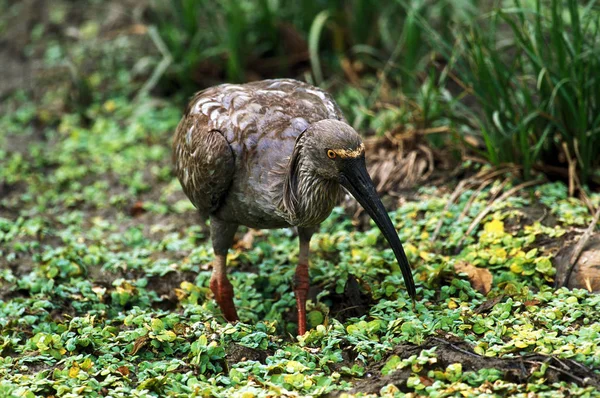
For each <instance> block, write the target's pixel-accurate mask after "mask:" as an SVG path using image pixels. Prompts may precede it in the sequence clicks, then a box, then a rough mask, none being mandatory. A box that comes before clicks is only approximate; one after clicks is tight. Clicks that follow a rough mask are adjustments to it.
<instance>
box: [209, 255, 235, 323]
mask: <svg viewBox="0 0 600 398" xmlns="http://www.w3.org/2000/svg"><path fill="white" fill-rule="evenodd" d="M225 263H226V256H224V255H216V256H215V261H214V263H213V272H212V275H211V278H210V290H212V292H213V293H214V294H215V300H216V301H217V304H219V307H220V308H221V312H223V316H225V319H227V321H229V322H235V321H237V320H239V318H238V315H237V311H236V310H235V305H234V304H233V286H232V285H231V282H229V279H227V272H226V271H225Z"/></svg>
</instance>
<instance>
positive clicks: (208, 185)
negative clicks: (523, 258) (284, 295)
mask: <svg viewBox="0 0 600 398" xmlns="http://www.w3.org/2000/svg"><path fill="white" fill-rule="evenodd" d="M172 158H173V159H172V160H173V165H174V171H175V175H176V176H177V178H178V180H179V182H180V184H181V187H182V188H183V192H184V193H185V195H186V196H187V197H188V198H189V200H190V201H191V202H192V204H193V205H194V206H195V207H196V208H197V210H198V212H199V213H200V215H201V216H202V217H203V218H205V219H210V238H211V241H212V246H213V250H214V261H213V263H212V268H213V269H212V274H211V278H210V289H211V291H212V292H213V294H214V298H215V300H216V302H217V304H218V306H219V308H220V309H221V312H222V314H223V316H224V318H225V319H226V320H227V321H229V322H236V321H238V320H239V318H238V314H237V310H236V307H235V305H234V302H233V298H234V291H233V286H232V284H231V282H230V281H229V279H228V277H227V271H226V264H227V253H228V251H229V249H230V248H231V247H232V244H233V242H234V237H235V233H236V231H237V230H238V227H239V226H240V225H244V226H246V227H249V228H257V229H276V228H286V227H291V228H296V229H297V235H298V237H299V254H298V264H297V265H296V269H295V273H294V277H293V280H292V285H293V292H294V295H295V299H296V305H297V312H298V313H297V316H298V334H299V335H304V333H305V332H306V300H307V295H308V290H309V287H310V280H309V248H310V240H311V237H312V235H313V234H314V232H315V231H316V229H317V228H318V226H319V224H320V223H321V222H322V221H324V220H325V219H326V218H327V217H328V216H329V214H330V213H331V211H332V210H333V208H334V207H335V206H336V204H337V203H338V199H339V198H340V197H342V196H343V193H344V189H345V190H347V191H348V192H349V193H350V194H351V195H352V196H354V198H355V199H356V200H357V201H358V202H359V203H360V204H361V206H362V207H363V208H364V209H365V210H366V211H367V213H368V214H369V215H370V216H371V218H372V219H373V220H374V222H375V224H376V225H377V226H378V227H379V229H380V230H381V232H382V234H383V235H384V237H385V238H386V240H387V241H388V243H389V245H390V246H391V248H392V250H393V252H394V254H395V257H396V260H397V262H398V264H399V266H400V270H401V271H402V275H403V279H404V282H405V285H406V289H407V292H408V294H409V295H410V296H411V297H412V299H413V303H414V298H415V294H416V293H415V283H414V280H413V276H412V272H411V268H410V265H409V263H408V259H407V258H406V254H405V252H404V249H403V247H402V244H401V242H400V239H399V238H398V234H397V232H396V230H395V228H394V226H393V224H392V222H391V220H390V218H389V216H388V214H387V212H386V210H385V208H384V206H383V204H382V203H381V200H380V199H379V197H378V195H377V192H376V190H375V187H374V185H373V182H372V180H371V178H370V176H369V174H368V172H367V169H366V163H365V146H364V143H363V141H362V139H361V137H360V135H359V134H358V133H357V132H356V130H355V129H354V128H352V127H351V126H350V125H349V124H348V122H347V121H346V119H345V117H344V115H343V114H342V111H341V110H340V108H339V106H338V105H337V104H336V103H335V101H334V100H333V98H332V96H331V95H330V94H329V93H327V92H326V91H324V90H322V89H320V88H318V87H315V86H312V85H310V84H308V83H304V82H301V81H298V80H293V79H269V80H261V81H255V82H250V83H245V84H231V83H224V84H220V85H217V86H213V87H209V88H207V89H204V90H202V91H200V92H198V93H196V94H195V95H194V96H193V97H192V99H191V101H190V102H189V104H188V106H187V108H186V110H185V113H184V114H183V117H182V119H181V120H180V122H179V124H178V125H177V128H176V130H175V134H174V137H173V144H172ZM413 307H414V306H413Z"/></svg>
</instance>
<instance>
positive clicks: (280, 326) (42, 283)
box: [0, 95, 600, 397]
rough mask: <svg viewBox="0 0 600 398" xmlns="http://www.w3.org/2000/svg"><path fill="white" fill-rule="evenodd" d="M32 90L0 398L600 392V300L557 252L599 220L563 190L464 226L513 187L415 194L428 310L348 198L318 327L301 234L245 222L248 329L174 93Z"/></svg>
mask: <svg viewBox="0 0 600 398" xmlns="http://www.w3.org/2000/svg"><path fill="white" fill-rule="evenodd" d="M27 99H28V98H27V97H25V96H18V95H17V96H14V97H12V98H11V99H10V100H8V102H6V103H5V104H4V106H5V107H6V109H8V110H9V111H8V112H5V113H4V115H3V116H1V118H0V148H2V149H0V162H1V163H2V166H3V167H1V168H0V182H1V184H2V185H1V186H0V189H1V190H2V196H1V199H0V329H1V332H0V396H26V397H33V396H61V397H75V396H107V395H110V396H114V397H119V396H122V397H131V396H140V397H141V396H148V395H154V396H182V397H184V396H216V397H225V396H241V397H254V396H256V397H259V396H271V397H276V396H318V395H325V394H330V395H335V394H337V392H336V391H339V390H349V391H351V390H352V388H354V387H357V386H360V385H361V381H362V382H363V383H364V382H365V380H366V383H367V384H368V383H369V380H370V378H373V380H374V379H375V378H377V379H378V380H380V381H381V380H383V382H382V383H381V385H377V388H376V391H372V389H371V390H369V389H366V388H362V389H359V390H358V391H354V392H352V394H359V395H360V394H367V393H369V392H372V393H374V394H381V395H383V396H402V395H403V394H408V396H416V395H429V396H455V395H460V396H484V395H486V394H487V395H489V396H493V395H507V394H514V395H517V396H531V394H533V395H536V394H537V395H539V396H562V395H566V394H571V395H576V396H584V397H587V396H597V395H598V391H597V390H596V389H595V387H594V383H595V381H594V380H598V372H599V371H600V296H598V295H594V294H590V293H588V292H587V291H585V290H573V291H569V290H567V289H559V290H554V289H553V287H552V282H553V280H554V276H555V268H554V266H553V263H552V261H553V259H554V256H555V254H556V251H557V250H558V248H559V247H560V245H561V244H562V243H563V242H566V241H567V240H568V239H570V238H572V237H573V236H577V235H578V234H580V232H581V229H582V228H583V227H586V226H587V225H588V224H589V223H590V221H591V216H590V215H589V212H588V210H587V208H586V207H585V206H584V205H583V203H581V202H580V201H579V200H577V199H573V198H569V197H568V195H567V187H566V186H565V185H564V184H562V183H559V182H556V183H540V184H539V185H537V186H535V187H534V188H532V189H531V190H528V191H527V190H526V191H523V192H520V193H519V194H516V195H514V196H512V197H510V198H508V199H507V200H505V201H502V202H498V203H496V204H495V205H494V207H493V211H492V212H491V213H490V214H489V215H488V216H487V217H486V218H485V219H484V220H483V222H482V224H481V226H480V227H479V228H477V229H476V231H475V232H474V233H473V234H472V235H471V236H467V237H466V238H465V239H463V236H464V235H465V232H466V230H467V228H468V226H469V224H470V223H471V221H472V220H473V218H474V217H476V216H477V215H478V214H479V213H480V212H481V210H482V209H483V208H484V207H485V206H486V205H487V204H488V200H489V199H490V197H491V196H492V192H494V191H495V190H498V189H504V190H507V189H509V187H510V185H509V186H508V187H503V188H502V187H501V186H500V185H501V184H500V182H497V183H493V184H491V185H490V186H489V187H488V188H486V189H484V190H482V191H481V192H479V193H476V192H475V191H474V190H467V191H465V192H464V193H463V194H462V195H461V196H460V197H459V199H458V201H457V203H456V204H455V205H454V206H452V207H450V208H449V210H447V211H445V210H444V208H445V205H446V202H447V200H448V197H449V194H450V191H451V190H452V186H451V185H452V184H450V188H448V187H444V186H442V187H438V188H436V187H424V188H421V189H418V190H416V191H415V192H414V195H413V198H412V199H411V200H408V201H407V202H406V203H404V204H402V205H401V206H400V207H398V209H397V210H395V211H394V212H393V213H392V219H393V220H394V222H395V224H396V227H397V230H398V231H399V234H400V238H401V240H402V241H403V242H404V243H405V248H406V252H407V255H408V258H409V260H410V262H411V264H412V265H413V268H414V275H415V279H416V281H417V285H418V290H417V292H418V300H417V302H416V306H415V309H414V311H413V309H412V303H411V301H410V299H409V298H408V296H407V295H406V293H405V291H404V290H403V282H402V278H401V276H400V275H396V274H393V273H391V272H390V263H391V262H393V261H394V257H393V254H392V252H391V250H390V249H388V248H387V246H386V244H385V242H384V240H383V238H382V237H381V235H380V233H379V231H378V230H377V229H376V228H369V227H367V228H359V229H358V230H357V228H356V227H355V226H354V225H353V221H352V218H351V217H348V216H347V215H346V214H344V210H343V209H342V208H338V209H336V210H335V211H334V213H333V214H332V215H331V217H330V218H329V219H328V220H327V221H326V222H325V223H323V225H322V227H321V230H320V233H318V234H317V235H315V237H314V238H313V241H312V251H313V255H312V259H311V261H312V263H311V268H310V273H311V279H312V283H313V285H314V286H315V287H316V288H315V289H314V292H313V294H312V301H311V302H310V303H309V317H308V318H309V323H310V327H311V330H310V331H309V332H308V333H307V334H305V335H304V336H301V337H298V338H296V336H295V330H296V326H295V323H294V321H295V315H294V313H295V300H294V297H293V293H292V290H291V280H292V275H293V272H294V267H295V265H296V259H297V255H298V249H297V239H296V238H295V237H294V236H293V233H292V232H291V231H289V230H277V231H260V232H249V233H248V231H245V230H244V231H242V235H241V236H240V238H241V237H242V236H243V239H240V241H238V244H237V245H236V246H235V250H233V251H232V252H231V254H230V264H231V265H230V270H231V280H232V283H233V285H234V286H235V289H236V300H235V301H236V305H237V307H238V310H239V314H240V318H241V320H242V322H241V323H237V324H235V325H231V324H227V323H226V322H224V320H223V318H222V317H221V316H220V313H219V311H218V308H217V307H216V305H215V303H214V301H213V300H212V294H211V292H210V290H209V288H208V281H209V278H210V268H209V264H210V261H211V259H212V250H211V248H210V244H209V242H208V240H207V237H206V233H205V229H204V228H203V227H202V226H201V225H200V221H199V220H198V219H197V218H196V215H195V212H194V210H193V208H192V206H191V204H189V202H188V201H187V199H186V198H185V196H184V195H183V193H182V191H181V189H180V187H179V184H178V182H177V181H176V180H175V179H174V178H173V176H172V175H171V169H170V139H171V134H172V131H173V129H174V127H175V125H176V123H177V122H178V119H179V117H180V111H181V110H180V109H179V107H178V106H174V105H173V104H171V103H169V102H165V101H159V100H156V99H150V98H145V97H144V98H141V99H140V100H139V101H138V102H132V101H131V100H129V99H127V98H125V97H114V98H111V99H109V100H101V101H97V100H96V101H94V102H93V103H92V105H91V106H90V107H89V108H88V109H87V110H86V112H85V114H84V115H83V116H82V115H81V114H80V113H78V112H75V111H73V112H67V113H65V114H64V115H62V116H61V118H60V119H59V120H50V121H47V119H45V118H47V117H48V115H47V114H46V112H47V111H46V110H45V108H43V107H42V106H39V105H34V104H33V103H32V102H29V101H27ZM472 195H475V197H474V200H473V201H472V202H471V201H470V199H471V196H472ZM591 201H592V203H594V204H595V205H596V206H598V205H599V204H600V195H598V194H594V195H592V196H591ZM466 206H469V208H468V209H467V211H466V213H465V214H461V213H463V210H464V209H465V207H466ZM532 208H538V209H542V210H543V212H542V214H543V216H541V217H538V216H532V215H531V214H532V213H531V209H532ZM440 219H441V220H443V223H442V227H441V230H440V235H439V237H438V238H437V239H435V240H434V241H432V240H431V236H432V235H433V233H434V231H435V228H436V226H437V224H438V221H439V220H440ZM371 226H372V225H371ZM461 239H463V240H462V242H461ZM459 243H460V247H459ZM456 251H458V253H457V254H455V252H456ZM465 264H468V265H471V266H476V267H480V268H482V269H484V268H485V269H488V270H489V271H490V272H491V275H492V276H493V280H492V281H491V291H490V292H489V294H488V295H487V297H486V296H484V295H482V294H481V293H480V292H479V291H478V290H476V289H474V288H473V286H472V285H473V284H475V282H476V281H475V280H474V279H473V278H472V277H468V276H467V275H465V274H460V273H458V272H457V271H456V267H457V266H460V265H462V266H464V265H465ZM350 276H351V277H350ZM351 299H356V300H358V301H357V303H358V304H356V303H355V304H352V303H350V301H351ZM492 300H493V301H492ZM432 338H434V339H442V340H440V341H442V342H445V343H440V344H439V345H438V346H437V348H433V347H431V342H432V341H437V340H431V339H432ZM448 344H454V345H460V347H463V348H462V349H463V351H464V350H469V353H470V355H471V356H473V358H479V359H482V358H483V359H482V360H483V361H484V362H483V363H484V364H485V361H488V360H489V361H491V360H493V359H495V358H505V359H510V358H515V357H522V358H525V359H523V360H524V361H525V362H524V363H525V364H526V362H527V358H529V357H528V356H529V355H533V354H539V355H540V356H542V357H543V358H547V359H551V358H556V360H558V361H569V360H574V361H576V363H577V364H579V365H576V366H574V365H572V363H571V362H569V363H570V364H571V368H570V370H569V371H564V372H563V373H561V372H558V373H557V372H556V367H557V366H555V365H552V363H554V362H547V363H544V362H543V361H541V362H539V364H540V365H539V366H535V367H531V366H529V365H527V364H526V365H524V366H525V368H526V376H525V377H509V375H508V374H507V373H506V372H504V371H502V370H499V369H494V368H486V367H485V366H484V367H480V368H478V369H477V370H472V369H474V368H473V366H471V365H469V363H467V362H452V361H448V360H446V359H444V358H442V357H441V356H440V355H441V354H440V351H441V350H442V349H443V348H444V346H447V345H448ZM398 347H412V348H411V349H412V350H415V351H414V353H415V354H414V355H410V356H406V355H404V353H405V351H402V350H400V351H399V350H398ZM469 347H470V348H469ZM411 352H412V351H411ZM481 356H482V357H481ZM553 360H554V359H553ZM490 364H491V362H490ZM573 366H574V367H573ZM577 366H582V367H585V368H586V369H588V370H586V371H587V372H588V375H589V377H590V378H589V379H588V380H587V381H582V379H578V378H577V377H575V372H576V370H577ZM582 369H583V368H582ZM580 370H581V369H580ZM394 372H396V373H394ZM394 374H403V375H405V376H407V377H406V378H405V379H404V380H394V379H393V375H394ZM557 375H558V376H557ZM594 375H595V376H594ZM386 378H387V379H386ZM386 380H389V383H385V381H386ZM361 391H363V392H361Z"/></svg>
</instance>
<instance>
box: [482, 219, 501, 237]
mask: <svg viewBox="0 0 600 398" xmlns="http://www.w3.org/2000/svg"><path fill="white" fill-rule="evenodd" d="M483 229H484V231H485V232H488V233H492V234H503V233H504V223H503V222H502V221H500V220H496V219H493V220H492V221H490V222H488V223H486V224H485V225H484V226H483Z"/></svg>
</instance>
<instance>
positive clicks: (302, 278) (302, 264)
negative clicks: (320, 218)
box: [294, 228, 314, 335]
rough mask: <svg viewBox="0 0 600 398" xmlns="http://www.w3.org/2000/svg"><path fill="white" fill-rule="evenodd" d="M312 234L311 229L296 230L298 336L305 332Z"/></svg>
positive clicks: (295, 292) (295, 291) (295, 278)
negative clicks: (297, 253)
mask: <svg viewBox="0 0 600 398" xmlns="http://www.w3.org/2000/svg"><path fill="white" fill-rule="evenodd" d="M313 233H314V229H312V228H298V237H299V238H300V254H299V255H298V265H297V266H296V274H295V275H294V294H295V295H296V305H297V306H298V335H303V334H304V333H305V332H306V297H307V296H308V288H309V287H310V279H309V277H308V255H309V250H310V238H311V237H312V235H313Z"/></svg>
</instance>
